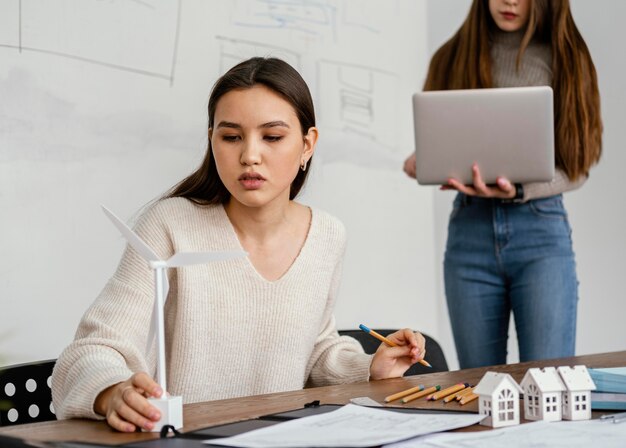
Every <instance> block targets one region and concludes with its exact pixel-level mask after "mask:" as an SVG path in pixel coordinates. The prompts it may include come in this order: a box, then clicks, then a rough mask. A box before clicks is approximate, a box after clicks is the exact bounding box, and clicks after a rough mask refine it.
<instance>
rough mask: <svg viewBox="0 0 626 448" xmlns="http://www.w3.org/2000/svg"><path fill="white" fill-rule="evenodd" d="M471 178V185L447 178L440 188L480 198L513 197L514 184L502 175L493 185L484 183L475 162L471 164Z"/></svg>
mask: <svg viewBox="0 0 626 448" xmlns="http://www.w3.org/2000/svg"><path fill="white" fill-rule="evenodd" d="M472 178H473V182H474V184H473V185H463V184H462V183H461V182H459V181H458V180H456V179H448V184H447V185H442V186H441V188H440V190H457V191H460V192H461V193H464V194H466V195H468V196H479V197H481V198H498V199H513V198H514V197H515V186H514V185H513V184H512V183H511V182H510V181H509V180H508V179H505V178H504V177H498V178H497V179H496V185H495V186H493V187H492V186H488V185H487V184H485V182H484V181H483V178H482V176H481V175H480V170H479V169H478V165H476V164H474V165H472Z"/></svg>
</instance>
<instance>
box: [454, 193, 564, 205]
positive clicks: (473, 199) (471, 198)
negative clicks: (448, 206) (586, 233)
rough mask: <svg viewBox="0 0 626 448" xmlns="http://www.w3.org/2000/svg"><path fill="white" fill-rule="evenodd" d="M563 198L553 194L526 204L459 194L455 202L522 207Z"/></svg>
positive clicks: (531, 200)
mask: <svg viewBox="0 0 626 448" xmlns="http://www.w3.org/2000/svg"><path fill="white" fill-rule="evenodd" d="M561 196H563V195H562V194H555V195H553V196H548V197H545V198H540V199H530V200H528V201H526V202H513V201H512V200H511V199H498V198H482V197H479V196H468V195H466V194H464V193H459V194H458V195H457V197H456V198H455V202H456V201H458V202H459V203H461V204H463V205H470V204H477V205H492V204H495V205H503V206H511V207H514V206H518V205H523V204H528V203H529V202H533V201H536V200H541V199H551V198H558V197H561Z"/></svg>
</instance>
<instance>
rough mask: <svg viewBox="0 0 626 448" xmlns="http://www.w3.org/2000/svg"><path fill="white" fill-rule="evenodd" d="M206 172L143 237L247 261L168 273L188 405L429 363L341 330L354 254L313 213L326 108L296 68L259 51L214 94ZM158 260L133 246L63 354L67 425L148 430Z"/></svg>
mask: <svg viewBox="0 0 626 448" xmlns="http://www.w3.org/2000/svg"><path fill="white" fill-rule="evenodd" d="M208 112H209V126H208V127H209V129H208V140H209V142H208V149H207V152H206V156H205V158H204V161H203V162H202V164H201V166H200V167H199V168H198V169H197V170H196V171H195V172H194V173H193V174H191V175H190V176H189V177H187V178H186V179H184V180H183V181H181V182H180V183H179V184H178V185H176V186H175V187H174V188H173V189H172V190H171V191H170V192H169V193H168V194H167V195H166V197H164V198H162V199H160V200H159V201H157V202H155V203H154V204H153V205H152V206H151V207H150V208H149V209H148V210H147V211H146V212H145V213H144V214H143V215H142V217H141V219H140V220H139V223H138V224H137V226H136V228H135V231H136V232H137V233H138V234H139V236H140V237H141V238H142V239H144V241H146V243H147V244H148V245H150V246H151V247H152V248H153V250H154V251H155V252H156V253H157V254H158V255H159V256H160V257H161V258H162V259H166V258H168V257H170V256H171V255H172V254H174V253H175V252H182V251H187V252H191V251H223V250H231V249H243V250H245V251H246V252H247V253H248V256H247V258H241V259H235V260H229V261H221V262H214V263H209V264H205V265H199V266H193V267H185V268H178V269H170V270H169V271H168V275H169V282H170V285H171V286H170V290H169V295H168V298H167V301H166V304H165V334H166V353H167V367H168V380H169V381H168V388H169V391H170V392H171V393H172V394H174V395H182V396H183V398H184V400H185V402H187V403H191V402H198V401H207V400H218V399H224V398H232V397H238V396H245V395H257V394H265V393H270V392H280V391H288V390H296V389H301V388H303V387H304V386H305V385H310V386H323V385H330V384H339V383H347V382H354V381H367V380H368V379H382V378H389V377H399V376H402V374H403V373H404V372H405V371H406V370H407V369H408V368H409V367H410V366H411V365H412V364H414V363H415V362H417V361H419V360H420V359H422V358H423V357H424V354H425V350H424V338H423V337H422V335H421V334H419V333H414V332H413V331H411V330H408V329H404V330H400V331H398V332H396V333H394V334H392V335H390V336H389V339H391V340H392V341H394V342H395V343H396V344H397V345H398V346H397V347H388V346H385V345H381V347H380V348H379V350H378V351H377V352H376V354H375V355H373V356H370V355H366V354H365V353H364V352H363V350H362V348H361V346H360V345H359V344H358V342H356V341H355V340H354V339H352V338H349V337H340V336H339V335H338V333H337V330H336V328H335V321H334V317H333V307H334V305H335V300H336V295H337V289H338V286H339V282H340V276H341V265H342V259H343V254H344V248H345V241H346V237H345V230H344V227H343V226H342V224H341V223H340V222H339V221H337V220H336V219H335V218H333V217H332V216H330V215H328V214H326V213H324V212H322V211H321V210H317V209H312V208H310V207H307V206H304V205H302V204H299V203H298V202H295V201H294V198H295V197H296V195H297V194H298V192H299V191H300V189H301V187H302V185H303V183H304V181H305V179H306V176H307V173H308V171H307V166H308V165H309V164H310V161H311V158H312V156H313V153H314V151H315V144H316V142H317V138H318V131H317V129H316V128H315V114H314V111H313V101H312V99H311V94H310V92H309V89H308V87H307V85H306V83H305V82H304V80H303V79H302V77H301V76H300V75H299V74H298V72H297V71H296V70H294V69H293V68H292V67H291V66H289V65H288V64H287V63H285V62H283V61H281V60H279V59H273V58H267V59H266V58H252V59H250V60H247V61H244V62H242V63H240V64H239V65H237V66H235V67H233V68H232V69H231V70H229V71H228V72H227V73H226V74H225V75H224V76H222V77H221V78H220V79H219V80H218V81H217V82H216V84H215V86H214V87H213V90H212V93H211V96H210V99H209V107H208ZM153 296H154V293H153V278H152V272H151V269H150V267H149V266H148V264H147V263H146V262H145V261H144V260H143V259H142V258H141V257H140V256H139V255H138V254H137V253H136V252H135V251H134V249H132V248H130V247H127V249H126V251H125V253H124V255H123V257H122V260H121V262H120V264H119V267H118V269H117V271H116V272H115V274H114V275H113V277H112V278H111V279H110V281H109V282H108V283H107V285H106V286H105V288H104V290H103V291H102V293H101V294H100V296H99V297H98V298H97V300H96V301H95V303H94V304H93V305H92V306H91V307H90V308H89V310H88V311H87V312H86V313H85V315H84V317H83V318H82V321H81V323H80V325H79V327H78V331H77V333H76V338H75V340H74V342H73V343H72V344H71V345H70V346H69V347H68V348H67V349H65V351H64V352H63V353H62V354H61V356H60V357H59V359H58V361H57V364H56V367H55V370H54V373H53V377H52V392H53V399H54V406H55V409H56V411H57V416H58V418H70V417H87V418H103V417H106V419H107V421H108V423H109V424H110V425H111V426H112V427H114V428H115V429H118V430H120V431H134V430H135V429H136V428H144V429H147V430H150V429H152V428H153V427H154V422H155V421H158V419H159V417H160V415H159V411H158V409H156V408H155V407H154V406H152V405H151V404H150V403H149V402H148V400H147V397H159V396H160V395H161V393H162V390H161V389H160V387H159V386H158V384H157V383H156V382H155V381H154V380H153V378H152V377H153V375H154V373H155V371H156V365H155V355H156V352H155V350H152V351H150V352H149V353H145V347H146V345H147V342H148V341H147V338H148V331H149V327H150V317H151V312H152V308H153V300H154V299H153Z"/></svg>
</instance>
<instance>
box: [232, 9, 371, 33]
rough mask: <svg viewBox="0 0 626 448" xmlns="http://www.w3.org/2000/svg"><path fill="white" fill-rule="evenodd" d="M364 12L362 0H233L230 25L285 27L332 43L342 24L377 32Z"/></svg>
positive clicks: (369, 17)
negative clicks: (326, 39)
mask: <svg viewBox="0 0 626 448" xmlns="http://www.w3.org/2000/svg"><path fill="white" fill-rule="evenodd" d="M377 5H378V4H377ZM377 5H376V6H377ZM364 11H370V9H368V8H364V2H363V1H359V2H349V1H341V0H236V2H235V7H234V12H233V19H232V24H233V25H235V26H241V27H248V28H261V29H263V28H265V29H267V28H275V29H285V30H290V31H293V32H295V33H298V34H301V35H308V36H314V37H322V38H329V39H331V40H332V41H335V42H336V41H338V40H339V36H338V35H339V33H340V31H341V28H342V27H357V28H360V29H361V30H365V31H368V32H371V33H376V34H378V33H380V28H379V27H378V25H377V24H376V23H373V22H376V17H371V16H370V15H367V14H365V12H364ZM303 37H304V36H303ZM304 38H305V37H304ZM305 39H306V38H305Z"/></svg>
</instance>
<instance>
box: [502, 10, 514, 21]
mask: <svg viewBox="0 0 626 448" xmlns="http://www.w3.org/2000/svg"><path fill="white" fill-rule="evenodd" d="M500 15H502V17H504V18H505V19H506V20H514V19H515V18H517V14H515V13H514V12H510V11H504V12H501V13H500Z"/></svg>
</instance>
